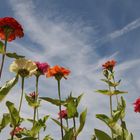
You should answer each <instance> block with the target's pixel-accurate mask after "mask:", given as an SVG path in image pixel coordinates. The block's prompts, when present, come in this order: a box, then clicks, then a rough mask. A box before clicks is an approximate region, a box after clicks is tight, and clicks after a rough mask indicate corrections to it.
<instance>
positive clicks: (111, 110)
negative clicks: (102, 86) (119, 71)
mask: <svg viewBox="0 0 140 140" xmlns="http://www.w3.org/2000/svg"><path fill="white" fill-rule="evenodd" d="M108 81H109V79H108ZM108 88H109V91H110V93H111V87H110V85H109V86H108ZM109 97H110V98H109V99H110V100H109V101H110V115H111V118H112V117H113V113H112V112H113V109H112V95H110V96H109ZM111 135H112V139H113V138H114V136H113V131H112V129H111Z"/></svg>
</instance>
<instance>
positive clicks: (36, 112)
mask: <svg viewBox="0 0 140 140" xmlns="http://www.w3.org/2000/svg"><path fill="white" fill-rule="evenodd" d="M38 81H39V76H36V91H35V94H36V95H37V96H35V102H37V101H38ZM36 115H37V120H39V113H38V108H37V107H35V108H34V117H33V126H34V125H35V121H36ZM39 139H40V135H39V132H38V140H39Z"/></svg>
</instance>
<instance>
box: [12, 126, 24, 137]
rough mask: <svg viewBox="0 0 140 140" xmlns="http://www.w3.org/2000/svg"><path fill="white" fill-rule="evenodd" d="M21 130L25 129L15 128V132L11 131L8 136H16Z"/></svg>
mask: <svg viewBox="0 0 140 140" xmlns="http://www.w3.org/2000/svg"><path fill="white" fill-rule="evenodd" d="M23 130H25V128H21V127H16V128H15V130H13V131H11V132H10V135H11V136H14V135H17V134H19V133H20V132H22V131H23Z"/></svg>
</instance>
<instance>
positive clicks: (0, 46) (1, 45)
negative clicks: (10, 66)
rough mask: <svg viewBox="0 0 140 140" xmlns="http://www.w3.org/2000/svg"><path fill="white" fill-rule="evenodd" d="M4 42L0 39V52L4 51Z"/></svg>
mask: <svg viewBox="0 0 140 140" xmlns="http://www.w3.org/2000/svg"><path fill="white" fill-rule="evenodd" d="M4 52H5V51H4V43H3V42H2V41H0V53H2V54H3V53H4Z"/></svg>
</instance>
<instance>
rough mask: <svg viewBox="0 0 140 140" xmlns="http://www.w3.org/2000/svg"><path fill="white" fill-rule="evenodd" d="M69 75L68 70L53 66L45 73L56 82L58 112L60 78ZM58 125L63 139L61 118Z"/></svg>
mask: <svg viewBox="0 0 140 140" xmlns="http://www.w3.org/2000/svg"><path fill="white" fill-rule="evenodd" d="M69 74H70V70H68V69H66V68H64V67H61V66H58V65H56V66H54V67H52V68H49V69H48V72H47V73H46V76H47V77H55V79H56V80H57V86H58V98H59V101H60V105H59V112H61V111H62V109H61V102H62V101H61V91H60V89H61V87H60V81H61V79H62V78H65V79H67V78H66V76H68V75H69ZM60 124H61V138H62V139H63V137H64V134H63V120H62V117H60Z"/></svg>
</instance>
